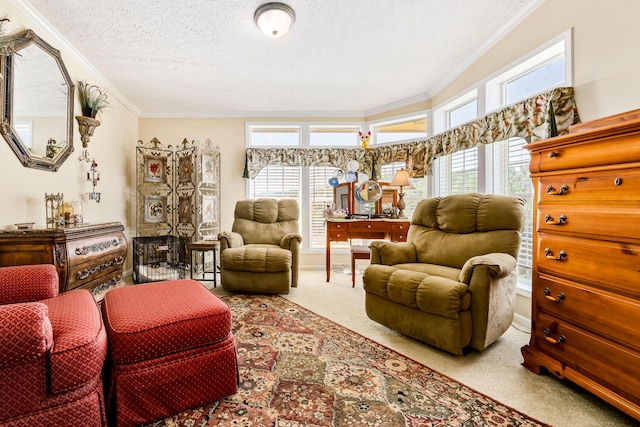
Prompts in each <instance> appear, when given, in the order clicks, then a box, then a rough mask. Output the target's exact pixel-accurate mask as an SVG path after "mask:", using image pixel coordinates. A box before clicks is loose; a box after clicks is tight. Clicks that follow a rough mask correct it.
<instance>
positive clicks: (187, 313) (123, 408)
mask: <svg viewBox="0 0 640 427" xmlns="http://www.w3.org/2000/svg"><path fill="white" fill-rule="evenodd" d="M102 315H103V318H104V323H105V326H106V329H107V335H108V337H109V358H108V360H107V366H108V368H107V370H106V372H107V373H108V375H109V377H110V379H109V392H108V394H109V397H108V399H107V410H108V412H109V421H110V422H111V421H112V420H113V421H115V425H117V426H118V427H129V426H135V425H137V424H142V423H146V422H150V421H155V420H157V419H160V418H163V417H166V416H169V415H172V414H175V413H177V412H180V411H182V410H184V409H188V408H193V407H197V406H201V405H203V404H206V403H210V402H213V401H215V400H218V399H220V398H222V397H225V396H229V395H232V394H234V393H235V392H236V390H237V385H238V367H237V359H236V344H235V339H234V337H233V335H232V333H231V313H230V310H229V306H228V305H227V304H225V303H224V302H223V301H221V300H220V299H219V298H218V297H216V296H215V295H213V294H212V293H211V292H210V291H208V290H207V289H206V288H205V287H204V286H202V284H200V283H198V282H196V281H195V280H172V281H165V282H155V283H148V284H142V285H135V286H126V287H124V288H119V289H114V290H111V291H109V292H107V294H106V295H105V297H104V300H103V301H102Z"/></svg>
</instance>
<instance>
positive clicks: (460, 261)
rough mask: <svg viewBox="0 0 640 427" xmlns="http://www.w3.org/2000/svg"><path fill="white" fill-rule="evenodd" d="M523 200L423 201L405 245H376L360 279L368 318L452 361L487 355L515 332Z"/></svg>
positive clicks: (474, 197)
mask: <svg viewBox="0 0 640 427" xmlns="http://www.w3.org/2000/svg"><path fill="white" fill-rule="evenodd" d="M523 226H524V200H523V199H521V198H516V197H509V196H498V195H481V194H477V193H471V194H460V195H452V196H447V197H438V198H433V199H426V200H422V201H421V202H420V203H419V204H418V206H417V208H416V210H415V212H414V214H413V217H412V218H411V224H410V226H409V231H408V233H407V241H406V242H403V243H393V242H387V241H374V242H372V243H371V245H370V248H371V264H370V265H369V266H368V267H367V268H366V270H365V272H364V276H363V282H364V289H365V291H366V297H365V308H366V312H367V315H368V316H369V318H370V319H372V320H374V321H376V322H378V323H381V324H383V325H385V326H387V327H389V328H391V329H394V330H396V331H398V332H400V333H401V334H404V335H407V336H410V337H413V338H415V339H417V340H420V341H422V342H425V343H427V344H429V345H432V346H434V347H438V348H440V349H442V350H445V351H448V352H450V353H453V354H457V355H461V354H466V353H467V352H468V351H470V349H476V350H484V349H485V348H486V347H488V346H489V345H490V344H491V343H493V342H494V341H495V340H496V339H498V338H499V337H500V336H501V335H502V334H503V333H504V332H505V331H506V330H507V329H508V328H509V326H510V325H511V322H512V321H513V313H514V309H515V298H516V280H517V277H516V260H517V256H518V251H519V248H520V241H521V236H520V232H521V231H522V229H523Z"/></svg>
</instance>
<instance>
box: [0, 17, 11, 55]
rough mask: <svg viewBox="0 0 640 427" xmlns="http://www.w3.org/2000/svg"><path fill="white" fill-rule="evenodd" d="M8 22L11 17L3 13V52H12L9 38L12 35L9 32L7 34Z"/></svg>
mask: <svg viewBox="0 0 640 427" xmlns="http://www.w3.org/2000/svg"><path fill="white" fill-rule="evenodd" d="M7 22H9V18H7V15H3V16H2V17H0V52H1V53H2V54H5V53H10V52H11V50H10V47H9V39H10V38H11V37H10V36H9V34H7V29H6V27H5V25H6V24H7Z"/></svg>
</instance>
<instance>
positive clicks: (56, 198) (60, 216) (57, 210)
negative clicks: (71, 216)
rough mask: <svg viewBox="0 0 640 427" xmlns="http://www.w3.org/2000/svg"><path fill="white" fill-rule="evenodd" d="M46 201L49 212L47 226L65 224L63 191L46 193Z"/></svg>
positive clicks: (47, 211)
mask: <svg viewBox="0 0 640 427" xmlns="http://www.w3.org/2000/svg"><path fill="white" fill-rule="evenodd" d="M44 202H45V208H46V213H47V227H62V226H64V210H63V206H64V195H63V194H62V193H58V194H53V193H52V194H47V193H45V194H44Z"/></svg>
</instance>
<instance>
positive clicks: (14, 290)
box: [0, 264, 58, 304]
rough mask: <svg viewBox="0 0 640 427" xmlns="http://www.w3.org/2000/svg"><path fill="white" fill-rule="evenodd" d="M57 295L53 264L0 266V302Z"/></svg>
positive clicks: (30, 299)
mask: <svg viewBox="0 0 640 427" xmlns="http://www.w3.org/2000/svg"><path fill="white" fill-rule="evenodd" d="M56 295H58V272H57V271H56V267H55V266H54V265H53V264H36V265H16V266H11V267H2V268H0V304H13V303H17V302H30V301H38V300H41V299H45V298H53V297H55V296H56Z"/></svg>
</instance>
